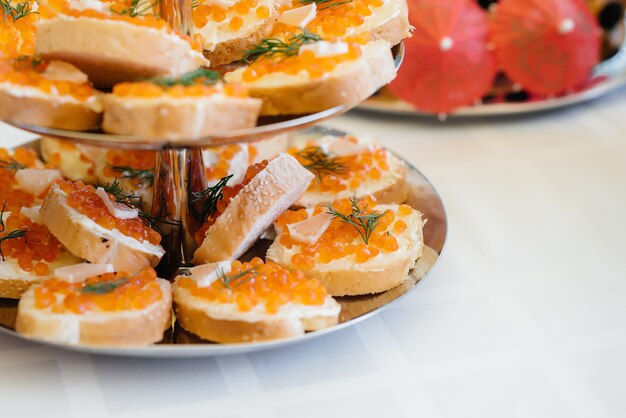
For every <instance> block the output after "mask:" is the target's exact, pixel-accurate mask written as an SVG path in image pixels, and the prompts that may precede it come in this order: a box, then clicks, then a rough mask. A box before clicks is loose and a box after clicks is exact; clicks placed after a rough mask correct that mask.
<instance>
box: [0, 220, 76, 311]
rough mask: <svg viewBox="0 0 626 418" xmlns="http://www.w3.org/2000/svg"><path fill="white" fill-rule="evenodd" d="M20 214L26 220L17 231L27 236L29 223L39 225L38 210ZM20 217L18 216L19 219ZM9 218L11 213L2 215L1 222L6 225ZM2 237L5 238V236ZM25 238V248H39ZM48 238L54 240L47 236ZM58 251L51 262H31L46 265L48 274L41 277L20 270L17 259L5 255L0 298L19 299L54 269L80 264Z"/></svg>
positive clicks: (64, 252)
mask: <svg viewBox="0 0 626 418" xmlns="http://www.w3.org/2000/svg"><path fill="white" fill-rule="evenodd" d="M22 212H23V213H22V214H21V215H25V216H26V218H27V220H24V221H22V222H21V226H20V228H19V229H23V230H26V232H27V234H28V232H29V231H32V228H29V227H28V226H29V225H30V222H32V223H34V224H39V225H40V219H39V216H38V208H23V209H22ZM21 215H18V216H20V217H21ZM11 216H12V213H8V212H5V213H3V214H2V221H3V222H4V223H5V224H6V222H7V219H8V218H9V217H11ZM22 219H24V218H22ZM29 221H30V222H29ZM25 226H26V227H25ZM44 228H45V227H44ZM2 235H3V236H6V235H7V234H2ZM26 237H27V238H26V241H25V246H26V247H34V246H37V247H38V246H39V245H38V242H37V241H35V240H34V239H31V240H30V242H29V241H28V235H26ZM48 238H52V239H54V238H53V237H51V236H49V235H48ZM37 240H41V238H38V239H37ZM59 250H60V251H59V253H58V254H57V256H56V258H55V259H54V260H53V261H51V262H46V261H44V260H43V259H34V260H33V264H36V263H39V262H41V263H44V264H46V265H47V269H48V271H49V273H47V274H43V275H37V274H36V273H35V272H34V271H32V270H31V271H26V270H24V269H22V268H21V267H20V264H19V262H18V259H17V258H15V257H11V256H9V255H6V256H5V257H4V260H3V262H2V263H1V264H0V298H9V299H19V298H20V297H21V296H22V294H23V293H24V292H26V291H27V290H28V288H29V287H30V286H32V285H33V284H35V283H40V282H42V281H44V280H46V279H49V278H51V277H53V273H54V270H55V269H57V268H59V267H65V266H69V265H72V264H77V263H80V261H81V260H80V259H79V258H77V257H75V256H74V255H72V254H71V253H70V252H68V251H67V250H66V249H64V248H60V249H59Z"/></svg>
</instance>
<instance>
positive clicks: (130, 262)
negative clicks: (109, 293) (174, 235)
mask: <svg viewBox="0 0 626 418" xmlns="http://www.w3.org/2000/svg"><path fill="white" fill-rule="evenodd" d="M66 197H67V195H66V194H65V193H64V192H63V190H61V188H60V187H59V186H58V185H55V186H53V187H52V189H51V190H50V194H49V195H48V198H47V199H46V201H45V202H44V203H43V205H42V207H41V211H40V213H41V219H42V221H43V223H44V224H45V225H46V226H47V227H48V228H49V229H50V231H51V232H52V234H53V235H54V236H55V237H56V238H57V239H58V240H59V241H60V242H61V243H62V244H63V245H65V247H67V249H68V250H69V251H70V252H71V253H73V254H74V255H76V256H78V257H81V258H83V259H85V260H88V261H90V262H92V263H110V264H113V266H114V267H115V269H116V270H117V271H128V272H130V273H134V272H137V271H139V270H141V269H143V268H145V267H149V266H156V265H157V264H158V262H159V260H160V259H161V257H163V255H164V254H165V250H164V249H163V247H161V246H160V245H154V244H151V243H149V242H147V241H146V242H141V241H139V240H137V239H135V238H132V237H129V236H126V235H124V234H122V233H121V232H120V231H118V230H117V229H112V230H111V229H106V228H104V227H102V226H100V225H98V224H97V223H96V222H94V221H93V220H92V219H90V218H89V217H87V216H85V215H83V214H81V213H79V212H78V211H76V210H75V209H73V208H71V207H70V206H68V205H67V203H66Z"/></svg>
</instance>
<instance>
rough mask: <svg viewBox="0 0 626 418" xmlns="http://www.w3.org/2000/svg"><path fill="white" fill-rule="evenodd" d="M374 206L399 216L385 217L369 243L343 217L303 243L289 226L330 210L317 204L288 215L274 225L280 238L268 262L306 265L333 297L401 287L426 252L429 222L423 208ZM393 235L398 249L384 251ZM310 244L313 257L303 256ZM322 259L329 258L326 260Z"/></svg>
mask: <svg viewBox="0 0 626 418" xmlns="http://www.w3.org/2000/svg"><path fill="white" fill-rule="evenodd" d="M343 206H344V207H345V206H346V205H345V204H344V205H343ZM349 206H350V205H349V204H348V205H347V207H349ZM372 209H374V210H376V211H377V212H378V213H383V212H384V211H386V210H388V211H389V212H392V213H393V214H394V220H392V221H388V220H385V219H384V218H383V219H382V220H381V221H380V224H379V225H378V226H377V227H376V228H375V233H374V234H373V235H371V236H370V238H369V244H368V245H365V244H364V241H363V238H362V237H361V236H360V235H358V234H357V233H355V231H354V229H353V226H352V225H348V224H346V223H344V222H342V221H341V220H340V219H338V218H335V219H333V220H332V221H331V223H330V226H329V227H328V229H327V230H325V231H324V232H323V233H322V235H321V237H320V238H319V239H318V240H317V241H316V242H315V243H314V244H308V243H304V242H302V241H300V240H297V239H295V238H294V237H292V236H291V235H290V230H289V227H288V225H291V224H295V223H296V222H292V221H293V220H294V219H296V220H297V221H298V222H299V221H300V220H303V219H304V220H306V219H310V218H311V217H312V216H311V215H313V214H314V213H316V214H317V213H321V212H323V211H325V210H326V209H325V208H318V209H317V211H316V212H314V209H312V208H310V209H302V210H300V211H299V212H298V214H297V215H294V213H293V212H291V213H287V214H285V215H283V216H282V217H281V218H279V220H278V221H277V223H276V225H275V228H276V231H277V234H278V236H277V237H276V240H275V241H274V242H273V243H272V245H271V246H270V248H269V250H268V251H267V260H270V261H273V262H275V263H276V264H279V265H281V266H283V267H285V268H288V269H292V270H293V269H298V268H302V271H303V272H304V274H305V275H306V277H308V278H312V279H316V280H318V281H319V282H320V283H322V284H323V285H324V286H325V287H326V288H327V289H328V293H329V294H331V295H333V296H346V295H364V294H370V293H379V292H384V291H386V290H389V289H391V288H393V287H396V286H398V285H400V284H401V283H402V282H403V281H404V280H405V279H406V277H407V274H408V272H409V270H410V269H411V268H412V267H413V266H414V264H415V262H416V260H417V259H418V258H419V257H420V256H421V254H422V251H423V248H424V242H423V236H422V228H423V226H424V221H423V220H422V215H421V214H420V213H419V212H418V211H416V210H409V207H408V206H406V205H401V206H399V205H376V206H373V207H372ZM341 212H342V213H343V214H344V215H348V214H349V213H350V210H345V209H342V210H341ZM401 212H402V213H405V214H401ZM294 216H295V217H294ZM398 221H402V222H404V225H406V229H405V230H403V231H402V232H399V231H398V229H396V228H397V227H396V225H395V223H396V222H398ZM292 228H293V227H292ZM316 232H317V231H316ZM387 233H388V234H389V235H387ZM333 234H334V235H333ZM349 234H352V235H349ZM333 237H334V238H333ZM388 237H393V238H394V239H395V241H396V244H397V248H394V247H393V246H391V247H388V248H389V249H388V250H387V249H385V245H386V244H385V240H386V239H388ZM376 241H378V242H376ZM318 244H319V245H318ZM305 248H306V249H307V250H310V251H312V253H313V255H312V256H308V255H303V249H305ZM324 248H325V249H324ZM364 248H366V249H367V255H366V256H365V257H363V258H361V257H362V256H363V255H362V254H360V252H362V251H364ZM323 252H325V254H322V253H323ZM323 257H327V259H326V260H323ZM335 257H337V258H335ZM294 261H295V263H294ZM300 264H304V266H300Z"/></svg>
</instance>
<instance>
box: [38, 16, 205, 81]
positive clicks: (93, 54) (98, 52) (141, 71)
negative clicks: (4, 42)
mask: <svg viewBox="0 0 626 418" xmlns="http://www.w3.org/2000/svg"><path fill="white" fill-rule="evenodd" d="M35 51H36V53H37V54H38V55H40V56H42V57H45V58H50V59H59V60H62V61H66V62H69V63H72V64H74V65H75V66H76V67H78V68H80V69H81V70H82V71H84V72H85V73H86V74H87V75H88V76H89V80H90V81H91V82H92V83H94V84H95V85H96V86H100V87H112V86H113V85H114V84H116V83H120V82H123V81H133V80H137V79H139V78H148V77H154V76H160V75H167V76H179V75H181V74H184V73H186V72H188V71H191V70H195V69H196V68H199V67H202V66H208V65H209V62H208V60H207V59H206V58H204V56H203V55H202V54H201V53H200V52H197V51H194V50H193V49H192V47H191V45H190V44H189V42H187V41H186V40H184V39H182V38H181V37H179V36H178V35H177V34H175V33H173V32H172V31H170V30H168V29H167V26H164V27H163V28H162V29H157V28H153V27H148V26H140V25H136V24H132V23H129V22H126V21H121V20H112V19H106V18H95V17H84V16H81V17H70V16H65V15H58V16H56V17H53V18H51V19H46V20H41V21H40V22H39V23H38V33H37V39H36V42H35Z"/></svg>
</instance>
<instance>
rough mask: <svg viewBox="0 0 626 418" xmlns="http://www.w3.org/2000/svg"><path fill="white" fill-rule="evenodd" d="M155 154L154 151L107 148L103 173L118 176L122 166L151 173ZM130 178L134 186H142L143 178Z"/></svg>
mask: <svg viewBox="0 0 626 418" xmlns="http://www.w3.org/2000/svg"><path fill="white" fill-rule="evenodd" d="M156 156H157V154H156V152H155V151H139V150H123V151H122V150H108V151H107V153H106V157H105V158H106V166H105V167H104V170H103V171H104V175H105V176H107V177H112V178H116V177H120V176H121V175H122V171H121V170H122V168H129V169H131V170H138V171H147V172H152V173H153V172H154V166H155V165H156ZM118 169H119V170H118ZM130 180H131V183H132V184H133V186H134V187H142V186H144V181H145V180H144V179H142V178H130Z"/></svg>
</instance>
